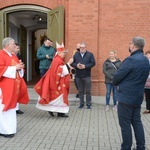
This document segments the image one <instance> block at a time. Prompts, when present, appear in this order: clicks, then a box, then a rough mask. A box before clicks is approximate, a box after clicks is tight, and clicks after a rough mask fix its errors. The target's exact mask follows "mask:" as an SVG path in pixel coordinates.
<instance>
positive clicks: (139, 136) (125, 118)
mask: <svg viewBox="0 0 150 150" xmlns="http://www.w3.org/2000/svg"><path fill="white" fill-rule="evenodd" d="M140 112H141V106H138V107H133V106H129V105H126V104H123V103H120V102H119V103H118V119H119V125H120V127H121V133H122V140H123V142H122V144H121V150H131V147H132V129H131V125H132V127H133V130H134V135H135V139H136V146H137V147H136V150H145V135H144V129H143V125H142V121H141V115H140Z"/></svg>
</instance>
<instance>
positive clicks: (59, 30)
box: [47, 6, 64, 46]
mask: <svg viewBox="0 0 150 150" xmlns="http://www.w3.org/2000/svg"><path fill="white" fill-rule="evenodd" d="M47 35H48V37H49V38H50V39H51V40H53V42H54V46H55V43H56V41H57V42H58V43H61V42H62V41H63V42H64V7H63V6H59V7H56V8H54V9H53V10H51V11H49V12H48V19H47Z"/></svg>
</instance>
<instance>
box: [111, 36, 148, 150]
mask: <svg viewBox="0 0 150 150" xmlns="http://www.w3.org/2000/svg"><path fill="white" fill-rule="evenodd" d="M129 45H130V46H129V52H131V56H129V57H127V58H126V59H125V60H124V61H123V63H122V65H121V67H120V68H119V70H118V71H117V72H116V74H115V75H114V77H113V81H112V83H113V84H114V85H115V86H116V88H117V101H118V119H119V124H120V127H121V132H122V139H123V142H122V145H121V150H131V147H132V130H131V125H132V127H133V129H134V132H135V139H136V144H137V148H136V149H137V150H145V136H144V129H143V125H142V122H141V116H140V111H141V104H142V101H143V95H144V85H145V82H146V79H147V77H148V74H149V70H150V65H149V61H148V59H147V58H146V57H145V56H144V54H143V48H144V45H145V40H144V39H143V38H141V37H134V38H133V39H132V41H131V42H130V43H129Z"/></svg>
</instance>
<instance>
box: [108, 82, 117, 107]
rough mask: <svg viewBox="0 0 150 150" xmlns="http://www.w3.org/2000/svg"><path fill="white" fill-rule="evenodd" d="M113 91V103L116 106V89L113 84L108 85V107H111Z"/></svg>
mask: <svg viewBox="0 0 150 150" xmlns="http://www.w3.org/2000/svg"><path fill="white" fill-rule="evenodd" d="M111 91H112V92H113V102H114V106H115V105H116V88H115V86H113V85H112V84H111V83H106V105H109V101H110V95H111Z"/></svg>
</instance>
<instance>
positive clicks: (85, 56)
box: [71, 43, 95, 109]
mask: <svg viewBox="0 0 150 150" xmlns="http://www.w3.org/2000/svg"><path fill="white" fill-rule="evenodd" d="M73 59H74V62H73V63H72V64H71V66H72V67H74V68H75V69H76V81H77V85H78V91H79V99H80V106H79V108H81V109H82V108H83V107H84V92H85V93H86V106H87V109H91V68H92V67H94V66H95V58H94V55H93V53H91V52H89V51H87V49H86V44H85V43H81V45H80V51H79V52H76V53H75V55H74V56H73Z"/></svg>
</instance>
